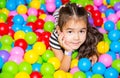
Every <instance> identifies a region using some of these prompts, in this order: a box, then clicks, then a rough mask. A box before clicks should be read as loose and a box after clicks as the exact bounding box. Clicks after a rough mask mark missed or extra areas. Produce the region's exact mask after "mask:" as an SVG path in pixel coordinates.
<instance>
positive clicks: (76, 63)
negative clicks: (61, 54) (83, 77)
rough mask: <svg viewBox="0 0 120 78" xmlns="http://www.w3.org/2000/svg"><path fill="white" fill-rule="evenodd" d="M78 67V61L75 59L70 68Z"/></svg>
mask: <svg viewBox="0 0 120 78" xmlns="http://www.w3.org/2000/svg"><path fill="white" fill-rule="evenodd" d="M76 66H78V59H73V60H72V61H71V64H70V68H74V67H76Z"/></svg>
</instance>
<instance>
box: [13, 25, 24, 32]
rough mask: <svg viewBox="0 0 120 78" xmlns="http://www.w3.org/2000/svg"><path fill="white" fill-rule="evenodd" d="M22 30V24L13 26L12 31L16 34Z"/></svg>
mask: <svg viewBox="0 0 120 78" xmlns="http://www.w3.org/2000/svg"><path fill="white" fill-rule="evenodd" d="M21 29H22V25H20V24H13V25H12V30H13V31H14V32H17V31H20V30H21Z"/></svg>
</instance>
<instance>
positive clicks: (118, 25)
mask: <svg viewBox="0 0 120 78" xmlns="http://www.w3.org/2000/svg"><path fill="white" fill-rule="evenodd" d="M116 27H117V30H120V21H118V22H117V24H116Z"/></svg>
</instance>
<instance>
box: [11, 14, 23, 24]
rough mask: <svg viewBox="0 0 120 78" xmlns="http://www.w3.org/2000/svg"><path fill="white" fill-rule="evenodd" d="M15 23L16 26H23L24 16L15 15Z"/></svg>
mask: <svg viewBox="0 0 120 78" xmlns="http://www.w3.org/2000/svg"><path fill="white" fill-rule="evenodd" d="M13 22H14V23H15V24H20V25H22V24H23V23H24V18H23V17H22V15H19V14H18V15H15V16H14V17H13Z"/></svg>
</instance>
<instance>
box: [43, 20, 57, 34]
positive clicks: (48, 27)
mask: <svg viewBox="0 0 120 78" xmlns="http://www.w3.org/2000/svg"><path fill="white" fill-rule="evenodd" d="M54 28H55V25H54V23H53V22H52V21H47V22H45V24H44V31H48V32H52V31H53V30H54Z"/></svg>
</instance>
